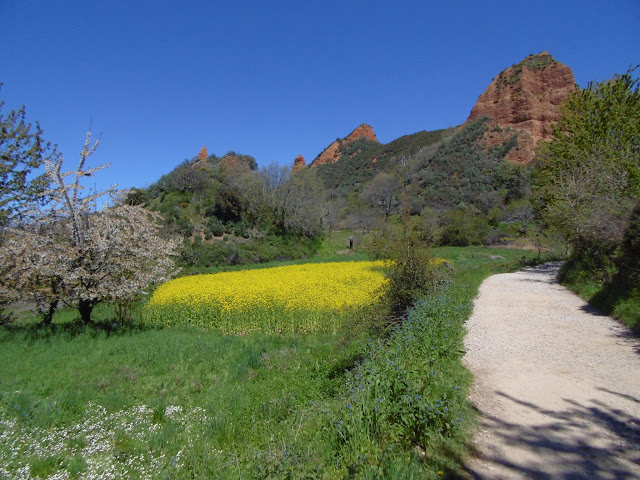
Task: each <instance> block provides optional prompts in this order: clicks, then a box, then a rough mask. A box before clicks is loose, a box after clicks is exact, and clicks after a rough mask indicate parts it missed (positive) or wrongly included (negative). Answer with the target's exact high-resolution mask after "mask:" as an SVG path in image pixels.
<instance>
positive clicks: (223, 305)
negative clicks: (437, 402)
mask: <svg viewBox="0 0 640 480" xmlns="http://www.w3.org/2000/svg"><path fill="white" fill-rule="evenodd" d="M384 267H385V263H384V262H381V261H376V262H373V261H368V262H336V263H314V264H304V265H291V266H283V267H274V268H264V269H257V270H244V271H237V272H223V273H216V274H210V275H194V276H189V277H182V278H178V279H175V280H172V281H170V282H167V283H165V284H163V285H161V286H160V287H158V289H157V290H156V291H155V293H154V294H153V296H152V297H151V300H150V301H149V304H148V305H147V307H146V308H145V311H144V314H143V317H144V320H145V321H146V322H147V323H150V324H155V325H166V326H177V325H195V326H199V327H204V328H212V329H217V330H220V331H222V332H224V333H239V334H245V333H251V332H263V333H284V332H331V333H333V332H335V331H336V330H337V329H338V328H339V327H340V325H341V324H342V322H343V321H344V320H345V318H347V317H348V316H349V315H350V314H353V313H354V312H357V311H359V310H360V309H362V308H366V307H367V306H370V305H373V304H375V303H376V302H378V301H379V299H380V298H381V296H382V295H383V293H384V288H385V286H386V284H387V280H386V278H385V276H384V273H383V269H384Z"/></svg>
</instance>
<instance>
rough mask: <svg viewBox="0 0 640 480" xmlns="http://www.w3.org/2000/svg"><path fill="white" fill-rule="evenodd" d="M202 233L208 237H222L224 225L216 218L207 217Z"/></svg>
mask: <svg viewBox="0 0 640 480" xmlns="http://www.w3.org/2000/svg"><path fill="white" fill-rule="evenodd" d="M204 233H205V235H207V236H209V237H211V236H213V237H221V236H222V235H224V224H223V223H222V222H221V221H220V220H219V219H218V218H217V217H209V218H207V223H206V224H205V228H204Z"/></svg>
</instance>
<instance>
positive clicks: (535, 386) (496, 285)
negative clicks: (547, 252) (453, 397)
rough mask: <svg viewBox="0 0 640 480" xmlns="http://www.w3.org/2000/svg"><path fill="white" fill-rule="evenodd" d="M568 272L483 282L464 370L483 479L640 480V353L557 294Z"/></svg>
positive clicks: (607, 321) (474, 463)
mask: <svg viewBox="0 0 640 480" xmlns="http://www.w3.org/2000/svg"><path fill="white" fill-rule="evenodd" d="M559 268H560V263H558V262H554V263H548V264H545V265H541V266H538V267H535V268H527V269H524V270H521V271H519V272H516V273H509V274H502V275H494V276H492V277H489V278H488V279H487V280H485V281H484V283H483V284H482V286H481V287H480V294H479V296H478V298H477V299H476V302H475V308H474V311H473V316H472V317H471V318H470V319H469V320H468V322H467V328H468V333H467V336H466V337H465V347H466V350H467V353H466V355H465V357H464V363H465V365H466V366H467V368H468V369H469V370H470V371H471V372H472V373H473V375H474V378H475V381H474V385H473V388H472V393H471V397H470V400H471V401H472V402H473V404H474V405H475V406H476V407H477V408H478V410H479V411H480V413H481V415H480V425H479V431H478V433H477V435H476V437H475V440H474V447H475V448H476V454H475V456H474V458H473V459H472V460H471V461H470V462H469V465H468V468H469V471H470V473H471V475H472V476H473V477H474V478H480V479H519V478H539V479H572V480H573V479H583V478H584V479H632V478H636V479H640V343H639V342H638V340H637V339H634V338H633V337H631V336H630V335H629V333H628V331H627V330H626V329H625V328H623V327H621V326H620V325H619V324H618V323H617V322H615V321H614V320H613V319H611V318H609V317H607V316H604V315H601V314H599V313H598V312H596V311H595V310H593V309H592V308H591V307H589V305H587V304H586V303H584V302H583V301H582V300H581V299H580V298H579V297H577V296H576V295H574V294H573V293H571V292H570V291H569V290H567V289H566V288H564V287H562V286H561V285H559V284H558V283H557V281H556V276H557V272H558V269H559Z"/></svg>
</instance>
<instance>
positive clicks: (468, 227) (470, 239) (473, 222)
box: [439, 208, 491, 247]
mask: <svg viewBox="0 0 640 480" xmlns="http://www.w3.org/2000/svg"><path fill="white" fill-rule="evenodd" d="M443 224H444V226H443V229H442V232H441V233H440V240H439V243H440V245H443V246H444V245H450V246H452V247H466V246H469V245H482V244H484V243H485V242H486V240H487V238H488V236H489V234H490V233H491V227H490V226H489V222H488V219H487V218H486V217H484V216H482V215H480V214H479V213H474V212H473V211H471V210H467V209H462V208H456V209H455V210H451V211H449V212H447V213H445V214H444V216H443Z"/></svg>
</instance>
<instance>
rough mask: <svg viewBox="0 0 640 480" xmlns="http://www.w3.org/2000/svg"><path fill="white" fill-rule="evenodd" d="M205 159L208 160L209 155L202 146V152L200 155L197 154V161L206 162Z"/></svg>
mask: <svg viewBox="0 0 640 480" xmlns="http://www.w3.org/2000/svg"><path fill="white" fill-rule="evenodd" d="M207 158H209V154H208V153H207V147H206V146H204V147H202V150H200V153H198V160H206V159H207Z"/></svg>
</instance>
